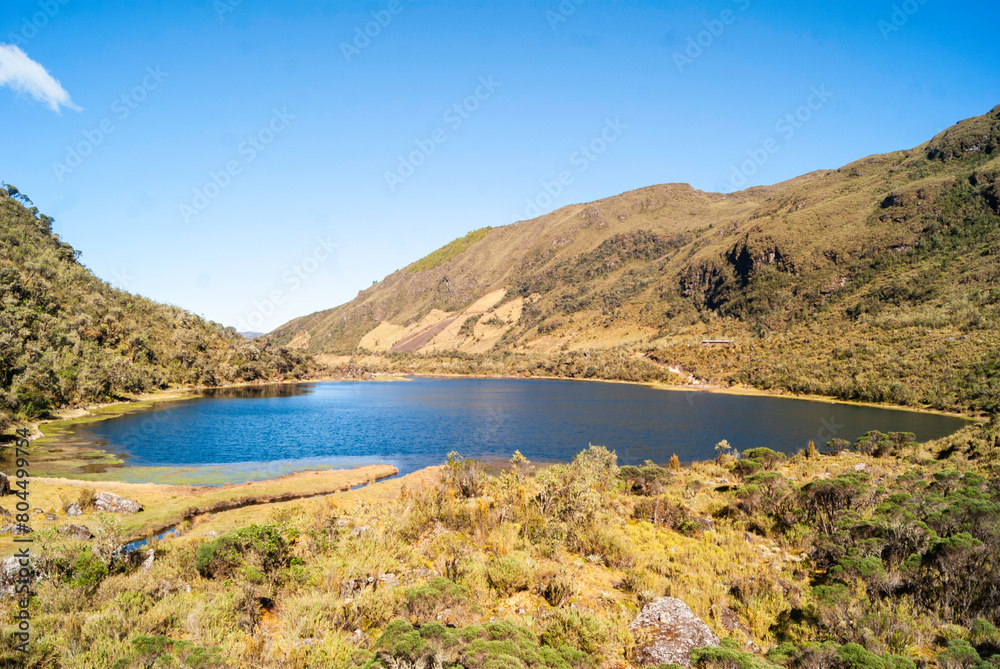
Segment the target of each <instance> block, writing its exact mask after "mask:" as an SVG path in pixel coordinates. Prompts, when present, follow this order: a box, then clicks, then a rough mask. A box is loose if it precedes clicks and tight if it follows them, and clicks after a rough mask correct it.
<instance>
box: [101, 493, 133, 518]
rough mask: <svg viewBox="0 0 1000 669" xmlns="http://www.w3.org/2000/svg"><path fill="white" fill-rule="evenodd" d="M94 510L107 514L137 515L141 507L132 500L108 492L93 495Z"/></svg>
mask: <svg viewBox="0 0 1000 669" xmlns="http://www.w3.org/2000/svg"><path fill="white" fill-rule="evenodd" d="M94 508H96V509H100V510H101V511H107V512H109V513H139V512H140V511H142V505H141V504H139V502H137V501H135V500H134V499H126V498H125V497H119V496H118V495H115V494H113V493H110V492H99V493H97V494H96V495H94Z"/></svg>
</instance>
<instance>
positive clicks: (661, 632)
mask: <svg viewBox="0 0 1000 669" xmlns="http://www.w3.org/2000/svg"><path fill="white" fill-rule="evenodd" d="M629 629H631V630H632V631H633V632H635V633H636V636H637V638H638V639H639V640H640V642H641V643H645V644H646V645H644V646H642V647H641V648H640V650H639V660H640V662H641V664H642V666H645V667H655V666H659V665H661V664H671V663H674V664H679V665H681V666H682V667H690V666H691V657H690V653H691V651H692V650H694V649H695V648H704V647H705V646H718V645H719V637H717V636H715V635H714V634H712V630H710V629H709V628H708V625H706V624H705V623H704V622H703V621H702V620H701V619H700V618H698V616H696V615H695V614H694V613H693V612H692V611H691V608H690V607H688V605H687V604H685V603H684V602H682V601H681V600H679V599H676V598H674V597H660V598H659V599H654V600H653V601H651V602H649V603H648V604H646V606H644V607H642V611H641V612H640V613H639V615H638V616H637V617H636V619H635V620H633V621H632V623H631V624H630V625H629Z"/></svg>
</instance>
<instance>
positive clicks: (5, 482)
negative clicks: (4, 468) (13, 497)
mask: <svg viewBox="0 0 1000 669" xmlns="http://www.w3.org/2000/svg"><path fill="white" fill-rule="evenodd" d="M9 494H10V479H9V478H7V475H6V474H4V473H3V472H0V497H5V496H7V495H9Z"/></svg>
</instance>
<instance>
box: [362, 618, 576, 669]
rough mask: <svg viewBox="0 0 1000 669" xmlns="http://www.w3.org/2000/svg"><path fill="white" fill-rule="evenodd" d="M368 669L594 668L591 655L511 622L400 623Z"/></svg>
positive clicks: (387, 631) (388, 634)
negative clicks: (455, 625)
mask: <svg viewBox="0 0 1000 669" xmlns="http://www.w3.org/2000/svg"><path fill="white" fill-rule="evenodd" d="M375 650H376V657H375V658H374V659H372V660H371V661H370V662H369V663H368V664H367V665H366V667H367V669H382V668H385V669H389V668H395V667H421V666H423V667H440V666H447V667H463V669H523V668H525V667H531V668H532V669H536V668H537V669H590V668H592V667H594V665H595V663H594V660H592V659H591V658H590V657H588V656H587V654H586V653H584V652H582V651H580V650H576V649H574V648H570V647H568V646H565V645H555V646H554V645H550V644H549V643H546V642H543V641H541V640H540V639H539V637H537V636H536V635H535V634H534V633H532V632H531V631H530V630H528V629H526V628H524V627H520V626H518V625H515V624H513V623H510V622H490V623H486V624H483V625H472V626H469V627H462V628H457V629H449V628H447V627H445V626H444V625H442V624H441V623H437V622H433V623H428V624H426V625H421V626H420V627H414V626H412V625H410V624H409V623H408V622H406V621H404V620H395V621H393V622H391V623H390V624H389V625H388V627H386V629H385V632H384V633H383V634H382V636H381V637H379V639H378V641H377V642H376V644H375Z"/></svg>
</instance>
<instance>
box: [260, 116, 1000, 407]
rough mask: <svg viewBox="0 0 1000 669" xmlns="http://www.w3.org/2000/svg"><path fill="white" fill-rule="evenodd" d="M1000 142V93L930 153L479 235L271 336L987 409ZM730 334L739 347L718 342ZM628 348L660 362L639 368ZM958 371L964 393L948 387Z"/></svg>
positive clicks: (434, 358) (319, 344)
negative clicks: (715, 345) (670, 371)
mask: <svg viewBox="0 0 1000 669" xmlns="http://www.w3.org/2000/svg"><path fill="white" fill-rule="evenodd" d="M998 146H1000V106H998V107H996V108H994V109H993V110H991V111H990V112H989V113H987V114H985V115H982V116H978V117H973V118H971V119H966V120H964V121H961V122H960V123H958V124H957V125H955V126H952V127H950V128H947V129H945V130H943V131H942V132H940V133H938V134H937V135H935V136H934V137H933V138H931V139H930V140H928V141H927V142H924V143H923V144H921V145H919V146H917V147H915V148H913V149H909V150H904V151H896V152H891V153H887V154H874V155H870V156H866V157H864V158H860V159H858V160H856V161H853V162H851V163H848V164H847V165H844V166H843V167H840V168H838V169H829V170H816V171H813V172H810V173H808V174H804V175H801V176H798V177H795V178H793V179H790V180H787V181H784V182H781V183H778V184H774V185H770V186H755V187H753V188H749V189H746V190H743V191H738V192H735V193H729V194H722V193H709V192H705V191H700V190H696V189H694V188H693V187H691V186H690V185H688V184H677V183H673V184H661V185H654V186H648V187H645V188H640V189H636V190H634V191H629V192H626V193H622V194H619V195H615V196H611V197H608V198H604V199H601V200H597V201H594V202H590V203H583V204H576V205H568V206H566V207H562V208H560V209H558V210H556V211H554V212H551V213H549V214H546V215H545V216H541V217H539V218H536V219H532V220H530V221H521V222H518V223H514V224H511V225H507V226H502V227H498V228H491V229H485V232H483V231H482V230H481V231H477V238H476V239H475V240H474V241H472V242H471V243H468V244H465V245H464V247H463V248H462V249H461V251H460V252H459V253H457V254H444V255H445V256H447V257H445V258H444V259H443V261H442V262H433V263H431V262H427V259H426V258H425V259H423V260H419V261H416V262H415V263H412V264H411V265H409V266H407V267H405V268H403V269H401V270H399V271H397V272H394V273H393V274H391V275H389V276H388V277H386V278H385V279H383V280H382V281H381V282H379V283H378V284H376V285H374V286H372V287H370V288H367V289H365V290H363V291H361V292H359V294H358V296H357V297H356V298H355V299H354V300H352V301H350V302H348V303H346V304H343V305H340V306H338V307H334V308H333V309H328V310H324V311H320V312H316V313H314V314H311V315H309V316H304V317H301V318H298V319H295V320H293V321H291V322H289V323H287V324H285V325H283V326H282V327H280V328H278V329H277V330H275V331H274V332H272V333H270V334H269V335H268V336H267V338H268V340H269V341H272V342H275V343H279V344H282V345H288V346H290V347H292V348H295V349H301V350H306V351H308V352H310V353H312V354H314V355H319V356H326V357H329V358H333V357H336V356H362V357H365V356H368V357H367V358H366V360H367V364H369V365H373V366H376V367H378V366H381V367H382V368H385V369H397V370H399V369H402V370H407V369H410V370H423V371H435V370H436V371H449V372H456V371H457V372H460V373H477V372H483V371H484V369H485V370H488V372H489V373H516V374H529V375H530V374H533V373H537V374H541V373H555V374H557V375H566V376H571V377H575V376H589V377H591V378H594V377H596V378H629V379H632V380H637V379H639V380H641V379H644V378H649V379H658V380H674V381H678V380H680V379H679V377H678V378H673V377H669V378H667V377H665V376H664V375H663V373H662V372H657V373H653V371H652V370H653V369H654V367H653V366H650V365H652V362H651V361H652V360H653V359H655V360H659V361H661V362H666V363H669V366H671V367H674V368H678V369H681V370H683V372H684V376H685V377H686V375H688V374H690V375H691V376H692V377H693V378H694V379H696V380H698V381H700V382H705V383H715V384H721V385H730V384H745V385H749V386H755V387H758V388H765V389H776V390H777V389H780V390H788V391H793V392H810V393H813V394H819V395H828V396H834V397H840V398H843V399H857V400H865V401H877V402H893V403H899V404H905V405H924V406H931V407H934V408H938V409H948V410H961V411H978V410H984V409H985V408H986V407H987V406H992V405H993V403H994V402H995V396H996V388H995V384H994V383H993V381H992V380H991V379H992V378H993V367H992V362H990V363H989V364H987V366H986V367H983V365H982V364H981V363H982V362H983V360H987V361H990V360H992V358H991V357H990V351H992V350H994V348H995V344H996V343H997V337H996V332H995V331H994V326H993V322H994V310H995V309H994V302H993V301H992V300H993V298H992V297H990V296H991V295H992V291H993V283H994V280H995V278H996V277H997V276H1000V268H998V267H997V266H996V263H995V261H994V257H995V255H996V253H998V252H1000V250H998V249H997V244H996V235H994V234H993V233H994V232H995V231H996V230H997V229H998V227H997V226H998V225H1000V205H998V204H997V203H998V197H997V194H998V192H1000V186H998V179H997V175H998V174H1000V162H998V154H997V148H998ZM452 244H455V242H453V243H452ZM444 248H448V247H444ZM435 253H436V254H439V255H440V254H441V253H442V250H439V251H438V252H435ZM432 256H434V254H432ZM432 256H428V258H430V257H432ZM927 326H930V327H929V328H928V327H927ZM921 328H924V330H928V329H929V330H930V331H933V332H934V334H931V335H920V336H919V337H918V332H920V331H921ZM901 331H903V332H904V334H905V335H906V337H902V338H901V337H900V336H899V334H900V332H901ZM428 334H429V335H430V336H429V337H424V336H423V335H428ZM714 337H723V338H732V339H734V340H736V341H737V343H738V345H739V346H738V347H735V348H734V349H732V350H728V351H715V352H712V353H711V355H709V354H706V352H704V351H701V350H700V349H699V348H698V345H699V344H700V342H701V340H702V339H710V338H714ZM907 337H908V338H909V339H907ZM949 337H955V338H956V341H961V342H963V343H962V345H961V347H960V348H961V349H962V350H961V351H959V352H958V353H956V354H955V356H954V360H955V364H951V363H946V362H944V361H945V360H948V359H949V357H948V356H947V355H944V354H943V353H941V352H940V351H939V349H941V347H942V346H944V345H945V344H951V343H952V342H949V341H948V338H949ZM959 337H965V339H961V340H959V339H958V338H959ZM939 339H941V340H942V341H939ZM806 340H809V341H810V342H811V344H812V349H814V350H812V351H810V350H808V349H809V346H807V345H806V344H805V343H804V342H805V341H806ZM904 341H909V344H904V343H903V342H904ZM794 342H798V343H794ZM843 346H847V347H848V349H850V350H853V351H854V353H845V352H844V351H843V350H841V348H842V347H843ZM859 346H868V347H869V348H870V350H868V349H866V350H867V351H868V352H867V353H865V354H863V355H860V356H859V355H858V354H857V351H858V347H859ZM789 348H791V349H794V353H793V355H792V356H791V357H790V358H788V359H786V360H782V359H780V356H779V355H778V353H779V351H782V350H786V351H787V350H788V349H789ZM692 349H693V350H692ZM626 353H627V354H628V355H630V356H633V355H634V354H636V353H638V354H640V355H639V358H640V359H645V360H646V361H647V362H649V363H650V364H649V365H646V363H642V364H641V365H640V364H639V363H636V365H638V366H637V367H636V368H635V369H631V370H630V369H628V368H629V367H630V366H631V364H630V363H629V364H625V363H623V362H622V359H623V356H624V355H625V354H626ZM595 358H602V359H614V360H616V361H617V362H614V363H613V364H610V363H609V364H610V366H609V367H608V369H603V368H602V364H603V363H602V364H597V365H595V364H593V360H594V359H595ZM860 358H864V359H865V360H866V364H860V363H859V359H860ZM851 359H854V362H855V363H858V364H855V365H854V366H853V367H852V365H851V364H848V362H845V361H850V360H851ZM893 359H895V361H896V362H895V363H894V362H892V360H893ZM588 363H589V364H588ZM799 363H802V364H801V367H800V369H798V370H795V369H791V366H792V365H795V364H799ZM589 368H593V369H589ZM776 369H777V370H781V371H776ZM940 374H943V375H944V378H945V379H947V383H951V384H953V385H957V386H958V388H957V390H953V389H950V388H946V389H941V388H935V386H939V385H941V384H940V383H938V382H937V381H935V379H934V376H935V375H940ZM984 379H990V380H987V381H984Z"/></svg>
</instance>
